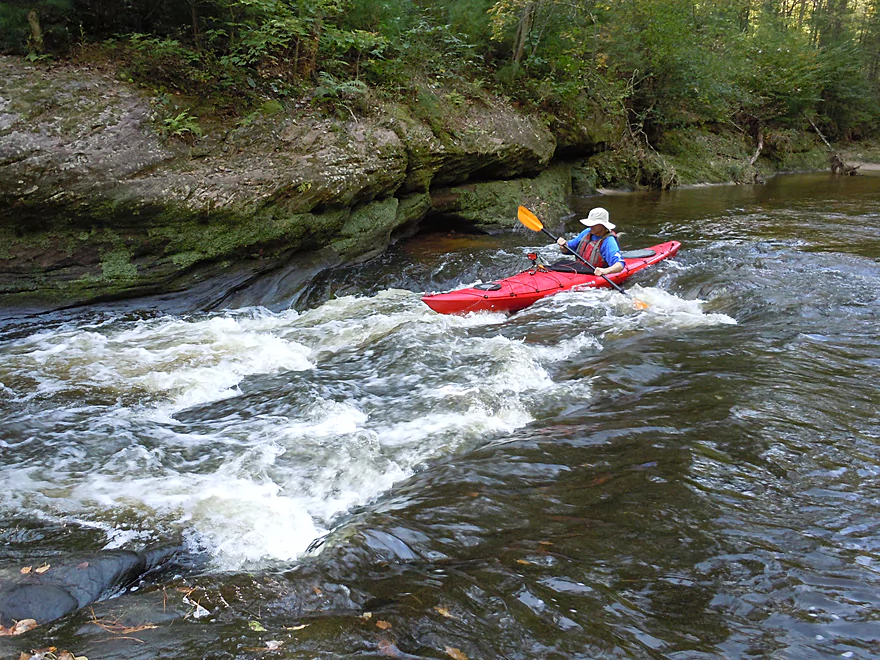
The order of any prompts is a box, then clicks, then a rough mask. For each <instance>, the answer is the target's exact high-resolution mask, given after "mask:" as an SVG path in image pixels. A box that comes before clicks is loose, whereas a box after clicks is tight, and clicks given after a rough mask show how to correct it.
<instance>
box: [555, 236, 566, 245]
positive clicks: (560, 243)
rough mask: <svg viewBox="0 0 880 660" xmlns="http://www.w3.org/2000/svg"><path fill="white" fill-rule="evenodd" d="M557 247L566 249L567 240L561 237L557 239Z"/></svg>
mask: <svg viewBox="0 0 880 660" xmlns="http://www.w3.org/2000/svg"><path fill="white" fill-rule="evenodd" d="M556 245H558V246H559V247H565V239H564V238H562V236H560V237H559V238H557V239H556Z"/></svg>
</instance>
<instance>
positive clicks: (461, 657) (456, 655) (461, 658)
mask: <svg viewBox="0 0 880 660" xmlns="http://www.w3.org/2000/svg"><path fill="white" fill-rule="evenodd" d="M443 650H444V651H446V655H448V656H449V657H450V658H453V659H454V660H468V657H467V656H466V655H465V654H464V653H462V652H461V651H459V650H458V649H454V648H452V647H451V646H447V647H446V648H445V649H443Z"/></svg>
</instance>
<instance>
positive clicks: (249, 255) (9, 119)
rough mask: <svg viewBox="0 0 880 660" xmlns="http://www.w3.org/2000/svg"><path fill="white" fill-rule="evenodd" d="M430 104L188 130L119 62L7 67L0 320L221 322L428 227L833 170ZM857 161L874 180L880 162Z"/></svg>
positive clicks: (767, 139) (301, 107) (553, 217)
mask: <svg viewBox="0 0 880 660" xmlns="http://www.w3.org/2000/svg"><path fill="white" fill-rule="evenodd" d="M425 93H426V94H430V98H431V99H432V103H433V106H431V108H430V109H429V110H426V109H425V108H424V107H421V106H420V107H410V106H408V105H405V104H401V103H392V102H388V101H387V100H385V101H383V100H379V99H373V101H372V103H371V104H369V105H368V106H367V107H365V108H364V109H363V112H362V113H360V114H357V115H356V114H355V113H354V112H352V111H351V110H350V109H349V112H346V113H341V114H340V113H337V114H328V113H327V112H325V111H322V110H320V109H318V108H314V107H311V106H309V104H308V103H307V102H305V101H301V100H300V101H298V100H291V101H290V102H288V103H285V104H281V103H279V102H277V101H271V102H267V103H265V104H264V105H263V106H262V107H261V108H259V110H257V111H255V112H252V113H251V114H249V115H247V116H245V117H222V116H213V117H212V116H203V117H196V116H193V115H192V114H190V113H189V112H188V110H187V107H189V106H188V105H187V104H188V103H189V100H187V99H185V98H183V97H180V98H174V99H172V100H169V99H168V98H167V95H166V96H164V97H163V98H161V99H160V98H158V97H157V96H155V95H154V94H153V92H152V91H150V90H146V89H144V88H142V87H139V86H137V85H135V84H134V83H133V82H131V81H130V80H128V79H127V78H126V77H125V76H124V75H123V74H122V72H121V71H120V70H119V69H117V68H116V67H115V66H114V65H113V63H112V62H108V61H102V62H99V63H95V62H74V61H70V62H62V63H56V64H52V65H49V66H44V65H34V64H32V63H29V62H26V61H24V60H22V59H20V58H14V57H0V208H2V209H3V213H2V214H0V309H4V308H5V309H7V310H8V309H14V310H20V309H26V310H28V311H40V310H44V309H56V308H60V307H68V306H75V305H79V304H84V303H89V302H95V301H102V300H113V299H120V298H131V297H139V296H163V297H169V296H172V297H173V295H174V294H176V293H180V292H186V295H187V296H188V297H189V304H191V305H194V306H196V307H198V308H203V309H210V308H214V307H221V306H223V305H224V303H225V301H226V300H227V299H228V297H229V296H230V295H231V294H233V293H241V292H242V291H243V290H247V289H248V288H250V287H251V286H252V285H253V284H254V283H255V282H256V281H257V280H258V279H261V278H264V277H266V276H270V277H272V278H274V279H275V281H276V289H277V290H276V291H275V292H274V294H273V298H275V299H276V300H277V299H284V300H289V301H292V300H295V298H296V296H297V292H298V291H300V290H301V288H302V286H303V285H304V283H306V282H308V281H309V280H310V279H311V278H312V277H314V275H316V274H317V273H320V272H321V271H323V270H326V269H328V268H334V267H337V266H341V265H345V264H352V263H358V262H361V261H364V260H367V259H371V258H373V257H375V256H377V255H379V254H381V253H382V252H384V251H385V250H386V249H387V247H388V246H389V245H391V244H392V243H394V242H396V241H398V240H402V239H405V238H406V237H408V236H412V235H414V234H415V233H417V232H418V231H420V229H421V228H422V227H423V226H425V225H426V224H428V223H429V224H430V225H431V226H432V227H435V228H438V227H440V228H442V227H444V226H448V227H456V228H459V229H461V228H465V229H467V230H470V231H479V232H490V233H491V232H494V231H499V230H505V229H509V228H512V227H516V226H518V225H517V221H516V215H515V209H516V207H517V206H518V205H519V204H525V205H527V206H529V207H530V208H533V209H534V210H535V211H536V212H538V213H539V214H540V216H541V217H542V218H544V219H545V220H546V221H549V222H555V221H557V220H558V219H560V218H561V217H564V216H565V215H566V214H567V213H568V206H567V201H568V199H569V197H570V196H572V195H575V196H582V195H586V194H592V193H595V191H596V190H598V189H601V188H604V187H613V188H618V189H621V188H622V189H638V188H641V187H665V188H668V187H674V186H679V185H693V184H697V183H727V182H733V183H745V184H752V183H754V182H756V181H760V180H761V179H762V178H763V177H764V176H769V175H771V174H773V173H774V172H777V171H793V170H794V171H796V170H802V171H803V170H817V169H823V168H826V167H827V166H828V165H827V163H828V149H827V148H826V147H825V146H824V145H822V144H821V142H820V141H819V140H818V138H816V136H814V135H811V134H810V133H808V132H803V133H798V132H794V131H791V130H788V131H776V132H774V131H768V132H767V133H766V135H765V136H764V141H763V145H764V146H763V149H762V151H761V152H759V153H757V157H754V158H753V157H752V156H753V152H754V146H753V145H752V144H751V138H750V137H749V136H748V135H746V134H744V133H742V132H738V131H734V130H730V129H718V128H716V129H714V130H709V129H705V130H704V129H701V130H699V131H697V130H692V131H689V132H682V133H681V134H674V133H670V134H668V135H665V136H664V137H663V139H662V140H661V141H660V142H659V143H658V145H656V149H655V148H649V147H643V146H639V145H638V144H634V143H633V142H632V141H620V140H619V139H617V138H615V133H614V131H613V130H612V128H613V127H610V126H609V125H608V124H607V122H605V123H603V122H600V121H596V122H595V125H588V124H583V123H581V124H577V125H572V124H570V123H569V124H566V123H564V122H562V121H560V120H558V119H557V120H555V121H553V122H550V121H549V120H548V118H547V117H543V116H536V115H531V114H528V113H526V112H524V111H523V110H522V109H520V108H518V107H516V106H514V105H512V104H511V103H509V102H506V101H504V100H503V99H496V98H490V97H487V96H485V94H484V95H482V96H480V97H478V98H470V99H465V98H463V97H461V96H460V95H456V94H455V93H453V92H451V91H444V90H443V89H440V88H432V89H427V90H426V91H425ZM426 98H427V97H426ZM169 104H171V105H169ZM169 109H170V110H172V112H171V114H170V115H169V112H168V111H169ZM850 152H851V153H850ZM842 153H843V152H842ZM846 153H847V154H848V155H847V156H846V158H853V159H860V160H864V161H870V162H872V163H880V148H878V147H877V146H876V145H875V146H871V147H865V148H862V146H859V147H858V148H856V147H851V148H850V151H849V152H846ZM261 288H264V287H261ZM254 302H256V303H262V302H265V301H262V300H260V299H257V300H255V301H254Z"/></svg>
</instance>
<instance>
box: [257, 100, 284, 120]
mask: <svg viewBox="0 0 880 660" xmlns="http://www.w3.org/2000/svg"><path fill="white" fill-rule="evenodd" d="M260 112H262V113H263V114H264V115H266V116H267V117H271V116H272V115H279V114H281V113H282V112H284V106H283V105H281V103H280V102H279V101H275V100H269V101H266V102H265V103H263V105H261V106H260Z"/></svg>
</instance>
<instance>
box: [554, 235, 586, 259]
mask: <svg viewBox="0 0 880 660" xmlns="http://www.w3.org/2000/svg"><path fill="white" fill-rule="evenodd" d="M588 233H590V230H589V229H584V230H583V231H582V232H581V233H580V234H578V235H577V236H575V237H574V238H573V239H571V240H570V241H568V242H566V240H565V239H564V238H562V236H560V237H559V238H557V239H556V244H557V245H558V246H559V249H560V250H561V251H562V253H563V254H567V253H569V252H570V253H571V254H574V253H575V250H577V246H578V245H579V244H580V242H581V241H582V240H583V238H584V237H585V236H586V235H587V234H588Z"/></svg>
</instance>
